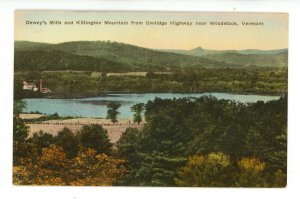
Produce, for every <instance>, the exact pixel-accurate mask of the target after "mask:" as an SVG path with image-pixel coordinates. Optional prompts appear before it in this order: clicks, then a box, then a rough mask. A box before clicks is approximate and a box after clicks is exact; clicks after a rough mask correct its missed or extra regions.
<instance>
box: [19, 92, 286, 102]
mask: <svg viewBox="0 0 300 199" xmlns="http://www.w3.org/2000/svg"><path fill="white" fill-rule="evenodd" d="M163 93H170V94H205V93H207V94H210V93H224V94H233V95H259V96H283V95H284V94H286V93H288V92H287V91H286V92H247V91H244V92H225V91H204V92H127V91H99V92H96V93H84V94H79V95H66V94H62V95H61V94H58V93H54V95H51V94H50V95H45V96H39V97H30V98H22V99H85V98H93V97H101V96H107V95H111V94H163ZM22 99H21V100H22Z"/></svg>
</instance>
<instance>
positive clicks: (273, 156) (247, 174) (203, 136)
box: [14, 96, 287, 187]
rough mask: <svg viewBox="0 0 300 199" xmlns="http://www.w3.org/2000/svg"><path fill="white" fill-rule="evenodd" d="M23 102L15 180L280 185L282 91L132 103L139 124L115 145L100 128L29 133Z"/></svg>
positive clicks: (283, 162) (283, 141)
mask: <svg viewBox="0 0 300 199" xmlns="http://www.w3.org/2000/svg"><path fill="white" fill-rule="evenodd" d="M23 107H24V104H22V103H15V114H14V183H16V184H66V185H126V186H204V187H232V186H234V187H284V186H285V185H286V172H287V96H283V97H281V98H280V99H279V100H276V101H269V102H261V101H258V102H256V103H249V104H243V103H238V102H234V101H229V100H217V99H216V98H214V97H205V96H204V97H200V98H181V99H160V98H156V99H155V100H153V101H149V102H148V103H147V104H137V105H135V106H133V107H132V110H134V111H135V112H136V113H140V112H141V111H144V110H145V122H144V127H143V128H142V129H137V128H128V129H127V130H126V131H125V132H124V133H123V134H122V136H121V138H120V139H119V141H118V142H117V144H116V149H115V150H112V148H113V147H112V144H111V143H110V141H109V139H108V136H107V131H106V130H105V129H103V128H102V127H101V126H99V125H87V126H83V128H82V129H81V130H80V131H78V132H75V133H73V132H72V131H70V130H69V129H67V128H65V129H63V130H62V131H61V132H59V133H58V134H57V136H52V135H50V134H47V133H43V132H40V133H35V134H34V135H33V136H31V137H29V138H28V127H26V125H25V123H24V121H23V120H22V119H21V118H19V117H18V114H19V113H20V109H22V108H23ZM116 107H117V106H115V108H116ZM112 108H113V107H112ZM116 112H117V111H116ZM140 119H141V118H140V117H136V118H135V122H137V123H138V122H139V121H140Z"/></svg>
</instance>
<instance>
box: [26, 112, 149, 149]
mask: <svg viewBox="0 0 300 199" xmlns="http://www.w3.org/2000/svg"><path fill="white" fill-rule="evenodd" d="M34 115H35V114H24V115H22V117H23V118H30V116H31V118H32V117H34ZM87 124H99V125H102V126H103V128H104V129H106V130H107V131H108V136H109V139H110V141H111V142H112V143H113V144H115V143H116V142H117V141H118V140H119V139H120V136H121V135H122V133H123V132H124V131H125V130H126V129H127V128H129V127H132V128H142V126H143V125H142V124H140V125H138V124H134V123H133V122H132V121H131V120H130V119H119V122H118V123H116V124H113V123H112V122H111V121H110V120H107V119H97V118H75V119H65V120H47V121H43V122H39V123H28V124H27V125H28V126H29V127H30V130H29V136H32V135H33V133H35V132H39V131H40V130H42V131H43V132H46V133H50V134H52V135H56V134H57V133H58V132H59V131H61V130H63V128H64V127H67V128H69V129H70V130H72V131H73V132H76V131H79V130H80V129H81V128H82V126H83V125H87Z"/></svg>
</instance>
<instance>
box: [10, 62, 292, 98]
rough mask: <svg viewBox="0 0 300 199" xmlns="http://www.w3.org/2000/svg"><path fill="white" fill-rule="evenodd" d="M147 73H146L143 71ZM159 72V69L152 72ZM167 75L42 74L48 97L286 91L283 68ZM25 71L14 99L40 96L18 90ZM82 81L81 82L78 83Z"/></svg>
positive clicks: (187, 70)
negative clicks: (48, 91)
mask: <svg viewBox="0 0 300 199" xmlns="http://www.w3.org/2000/svg"><path fill="white" fill-rule="evenodd" d="M145 71H147V70H145ZM154 71H158V73H159V71H163V70H154ZM168 71H169V73H167V74H156V73H151V75H149V74H148V75H146V76H107V75H106V76H104V75H103V74H105V73H103V71H102V73H101V75H99V76H94V75H93V73H92V72H87V71H52V72H51V71H48V72H42V76H43V80H44V84H45V87H48V88H50V89H51V91H52V93H50V94H47V95H48V96H51V97H58V98H61V97H65V98H69V97H72V98H74V97H75V98H78V97H87V96H99V95H100V94H103V92H108V91H109V92H111V91H116V92H184V93H195V92H233V93H259V94H282V93H284V92H286V91H287V69H285V68H284V69H283V68H250V67H248V68H203V67H188V68H172V69H170V70H168ZM24 79H26V72H18V73H15V84H14V85H15V91H14V94H15V99H20V98H31V97H33V98H34V97H42V96H43V95H41V94H40V93H39V92H33V91H28V90H23V89H22V82H23V81H24ZM83 79H84V81H82V80H83Z"/></svg>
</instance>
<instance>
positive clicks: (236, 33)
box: [15, 10, 288, 50]
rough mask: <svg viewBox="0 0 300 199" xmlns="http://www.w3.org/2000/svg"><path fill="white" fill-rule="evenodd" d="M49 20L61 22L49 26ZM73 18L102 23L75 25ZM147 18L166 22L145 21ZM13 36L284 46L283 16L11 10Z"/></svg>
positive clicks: (173, 45)
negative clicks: (155, 23)
mask: <svg viewBox="0 0 300 199" xmlns="http://www.w3.org/2000/svg"><path fill="white" fill-rule="evenodd" d="M41 21H45V22H46V23H47V24H46V25H43V22H41ZM50 21H61V22H62V24H60V25H50V23H49V22H50ZM65 21H68V22H70V21H73V25H71V24H68V25H66V24H64V22H65ZM77 21H89V22H92V21H97V22H101V23H102V24H101V25H83V24H81V25H79V24H76V22H77ZM104 21H112V22H118V21H121V22H124V21H126V22H128V25H105V24H104ZM132 21H134V22H143V25H132V24H131V22H132ZM147 21H148V22H158V21H161V22H166V23H167V24H168V25H164V26H161V25H147ZM28 22H31V23H33V22H41V23H42V25H33V24H31V25H30V24H27V23H28ZM171 22H191V23H192V25H191V26H186V25H184V26H177V25H170V24H171ZM196 22H203V23H204V22H206V25H195V24H196ZM210 22H237V23H238V25H218V26H212V25H209V24H210ZM243 22H258V23H260V22H263V25H256V26H244V25H242V23H243ZM15 40H16V41H19V40H22V41H23V40H25V41H34V42H45V43H61V42H68V41H83V40H86V41H94V40H110V41H117V42H123V43H128V44H133V45H137V46H141V47H146V48H153V49H185V50H189V49H193V48H196V47H200V46H201V47H202V48H205V49H215V50H225V49H226V50H233V49H235V50H240V49H263V50H267V49H280V48H288V14H286V13H238V12H190V13H181V12H119V11H118V12H104V11H99V12H98V11H97V12H95V11H48V10H34V11H33V10H18V11H16V12H15Z"/></svg>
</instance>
